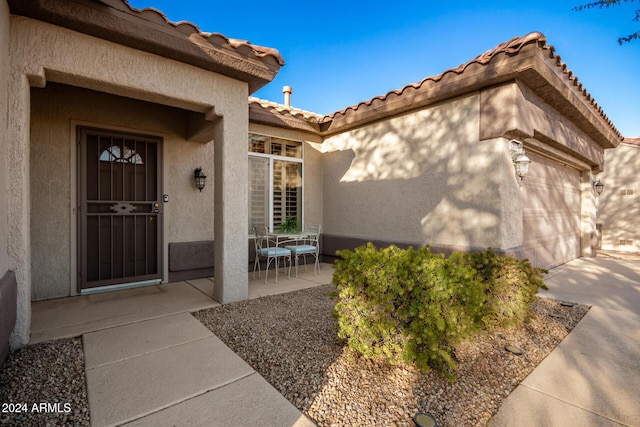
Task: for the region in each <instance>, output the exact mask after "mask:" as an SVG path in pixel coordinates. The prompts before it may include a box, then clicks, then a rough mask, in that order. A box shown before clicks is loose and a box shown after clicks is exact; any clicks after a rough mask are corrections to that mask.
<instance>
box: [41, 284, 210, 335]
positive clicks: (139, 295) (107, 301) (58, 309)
mask: <svg viewBox="0 0 640 427" xmlns="http://www.w3.org/2000/svg"><path fill="white" fill-rule="evenodd" d="M218 305H220V304H219V303H217V302H216V301H214V300H212V299H211V298H209V297H207V296H206V295H204V294H203V293H202V292H200V291H199V290H197V289H195V288H194V287H193V286H191V285H190V284H188V283H186V282H178V283H169V284H165V285H158V286H147V287H144V288H136V289H127V290H123V291H116V292H107V293H102V294H94V295H85V296H79V297H70V298H60V299H54V300H47V301H38V302H34V303H33V304H32V318H31V341H30V344H35V343H38V342H41V341H46V340H49V339H55V338H64V337H72V336H78V335H81V334H83V333H85V332H91V331H96V330H100V329H106V328H111V327H114V326H118V325H125V324H127V323H133V322H138V321H140V320H146V319H153V318H157V317H161V316H166V315H171V314H176V313H185V312H193V311H197V310H202V309H204V308H210V307H215V306H218Z"/></svg>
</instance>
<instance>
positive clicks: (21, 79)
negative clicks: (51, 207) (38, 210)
mask: <svg viewBox="0 0 640 427" xmlns="http://www.w3.org/2000/svg"><path fill="white" fill-rule="evenodd" d="M29 94H30V85H29V79H28V78H27V76H26V75H25V74H24V73H22V72H21V71H20V70H18V69H13V70H12V71H11V77H10V83H9V88H8V93H7V97H8V100H9V101H8V107H9V108H8V110H9V114H8V118H7V119H8V120H7V122H8V123H7V129H6V140H5V141H6V144H7V163H8V169H9V171H8V172H9V173H8V178H9V179H8V181H9V191H8V197H7V221H8V227H9V230H8V231H9V232H8V238H7V254H8V258H9V269H10V270H13V271H14V272H15V274H16V281H17V285H18V306H17V319H16V326H15V328H14V330H13V334H12V335H11V347H12V348H19V347H23V346H25V345H27V344H28V343H29V335H30V329H31V239H30V234H31V231H30V209H31V206H30V191H31V190H30V185H29V133H30V108H31V107H30V98H29Z"/></svg>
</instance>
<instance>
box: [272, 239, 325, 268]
mask: <svg viewBox="0 0 640 427" xmlns="http://www.w3.org/2000/svg"><path fill="white" fill-rule="evenodd" d="M317 234H318V233H314V232H309V231H301V232H284V233H282V232H278V233H270V234H269V236H272V237H273V238H275V244H276V246H278V247H285V248H287V249H289V250H291V252H292V255H294V256H295V261H296V277H298V257H299V256H300V255H312V254H313V253H312V252H311V251H312V250H313V251H314V253H316V252H317V249H318V248H317V246H315V247H314V246H310V245H309V244H308V242H309V241H310V240H314V239H315V240H316V241H317V238H318V236H317ZM314 236H315V237H314ZM299 242H303V244H302V245H299V244H298V243H299ZM305 243H307V244H305ZM316 245H317V243H316ZM315 256H316V258H317V253H316V255H315ZM305 268H306V258H305ZM316 268H317V261H316V263H315V264H314V268H313V272H314V274H315V272H316ZM289 271H291V260H289Z"/></svg>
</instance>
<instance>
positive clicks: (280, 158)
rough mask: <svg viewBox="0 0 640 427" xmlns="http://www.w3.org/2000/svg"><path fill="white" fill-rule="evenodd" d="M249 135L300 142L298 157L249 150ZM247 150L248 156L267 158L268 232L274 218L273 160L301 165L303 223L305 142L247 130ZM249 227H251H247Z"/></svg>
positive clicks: (301, 216)
mask: <svg viewBox="0 0 640 427" xmlns="http://www.w3.org/2000/svg"><path fill="white" fill-rule="evenodd" d="M251 135H258V136H266V137H269V138H276V139H282V140H286V141H291V142H295V143H298V144H300V157H288V156H283V155H279V154H267V153H258V152H254V151H250V147H249V138H250V137H251ZM247 151H248V154H249V155H248V157H258V158H263V159H267V160H268V161H269V168H268V170H269V185H268V191H269V197H268V200H269V206H268V210H269V212H268V215H269V220H268V221H269V224H268V225H267V226H268V229H269V232H270V233H273V227H274V224H273V220H274V215H273V209H274V203H273V192H274V185H273V180H274V175H273V173H274V170H273V169H274V163H275V161H277V160H278V161H284V162H290V163H298V164H300V165H301V171H300V180H301V184H300V187H301V191H300V197H301V199H302V200H301V201H300V224H299V225H300V226H302V225H303V224H304V200H305V189H304V187H305V185H304V174H305V172H304V170H305V167H304V155H305V142H304V141H303V140H296V139H290V138H283V137H281V136H277V135H271V134H265V133H259V132H249V133H248V135H247ZM248 161H249V160H248V158H247V162H248ZM248 203H250V200H249V201H248ZM248 214H249V218H248V219H250V218H251V209H249V212H248ZM249 228H251V227H249ZM249 237H253V231H252V230H251V229H249Z"/></svg>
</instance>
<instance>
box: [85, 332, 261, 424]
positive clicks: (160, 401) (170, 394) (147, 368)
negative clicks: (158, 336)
mask: <svg viewBox="0 0 640 427" xmlns="http://www.w3.org/2000/svg"><path fill="white" fill-rule="evenodd" d="M114 345H119V343H117V342H114ZM254 373H255V371H254V370H253V369H252V368H251V367H250V366H249V365H248V364H247V363H245V362H244V361H243V360H242V359H240V358H239V357H238V356H237V355H236V354H235V353H233V352H232V351H231V350H230V349H229V348H228V347H227V346H226V345H225V344H224V343H223V342H222V341H220V339H219V338H217V337H216V336H214V335H213V334H211V336H210V337H208V338H205V339H201V340H199V341H193V342H190V343H186V344H182V345H179V346H176V347H170V348H165V349H162V350H158V351H155V352H152V353H146V354H143V355H140V356H137V357H133V358H130V359H125V360H122V361H119V362H116V363H111V364H109V365H103V366H98V367H95V368H87V370H86V374H87V393H88V397H89V409H90V413H91V425H92V426H93V427H102V426H115V425H120V424H123V423H125V422H128V421H133V420H136V419H138V418H141V417H143V416H145V415H149V414H151V413H154V412H157V411H159V410H162V409H164V408H168V407H170V406H172V405H175V404H177V403H180V402H183V401H185V400H187V399H190V398H193V397H196V396H199V395H201V394H204V393H206V392H208V391H211V390H215V389H218V388H220V387H223V386H225V385H227V384H231V383H233V382H235V381H238V380H240V379H242V378H245V377H247V376H249V375H251V374H254Z"/></svg>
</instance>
